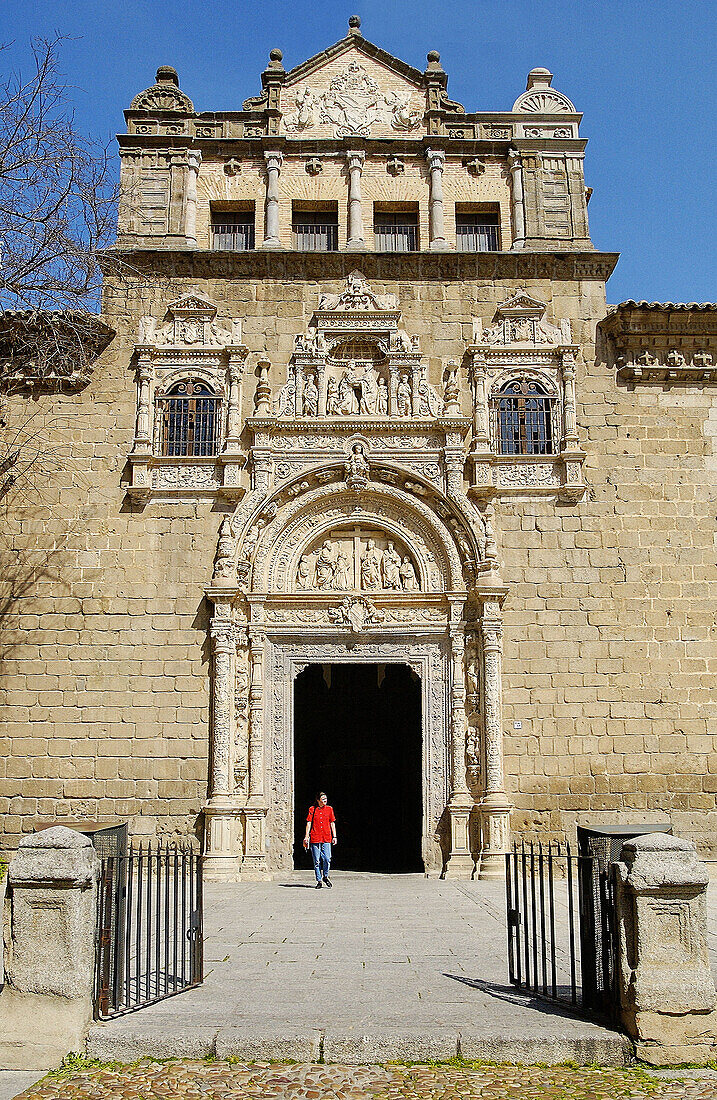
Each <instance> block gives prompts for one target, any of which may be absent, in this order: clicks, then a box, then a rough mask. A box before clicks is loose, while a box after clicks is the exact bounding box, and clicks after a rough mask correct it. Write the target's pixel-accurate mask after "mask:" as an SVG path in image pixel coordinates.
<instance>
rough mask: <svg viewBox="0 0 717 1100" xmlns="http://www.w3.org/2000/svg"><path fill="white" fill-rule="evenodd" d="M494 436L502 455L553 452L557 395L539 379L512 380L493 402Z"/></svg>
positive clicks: (547, 453) (546, 453)
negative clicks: (549, 392)
mask: <svg viewBox="0 0 717 1100" xmlns="http://www.w3.org/2000/svg"><path fill="white" fill-rule="evenodd" d="M491 405H492V413H493V438H494V440H495V445H496V447H497V451H498V454H502V455H550V454H554V453H555V452H554V445H553V441H554V439H555V438H556V437H557V434H558V433H557V432H556V430H555V424H554V423H553V421H554V417H555V413H556V410H557V401H556V398H554V397H551V396H550V395H549V394H547V393H546V392H545V390H544V389H543V388H542V386H540V384H539V383H538V382H533V381H531V380H530V379H518V380H515V381H513V382H508V383H507V384H506V385H505V386H503V388H502V389H501V391H500V393H499V394H498V395H497V396H496V397H494V398H493V399H492V401H491Z"/></svg>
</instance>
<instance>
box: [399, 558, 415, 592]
mask: <svg viewBox="0 0 717 1100" xmlns="http://www.w3.org/2000/svg"><path fill="white" fill-rule="evenodd" d="M398 575H399V577H400V578H401V588H402V589H403V591H404V592H418V577H417V576H416V570H415V569H414V567H413V562H412V561H411V559H410V558H408V557H406V558H404V559H403V561H402V562H401V568H400V569H399V571H398Z"/></svg>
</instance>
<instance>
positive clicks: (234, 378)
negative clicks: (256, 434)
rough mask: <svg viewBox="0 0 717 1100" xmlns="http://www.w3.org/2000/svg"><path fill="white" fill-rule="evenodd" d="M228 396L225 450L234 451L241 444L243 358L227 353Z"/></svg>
mask: <svg viewBox="0 0 717 1100" xmlns="http://www.w3.org/2000/svg"><path fill="white" fill-rule="evenodd" d="M228 374H229V398H228V401H227V438H226V442H225V444H224V450H225V451H236V450H238V449H239V447H240V446H241V444H240V441H239V436H240V435H241V381H242V376H243V374H244V359H243V356H242V358H241V359H236V358H235V357H234V356H232V354H231V352H230V353H229V371H228Z"/></svg>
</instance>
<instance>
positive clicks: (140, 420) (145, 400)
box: [132, 358, 152, 454]
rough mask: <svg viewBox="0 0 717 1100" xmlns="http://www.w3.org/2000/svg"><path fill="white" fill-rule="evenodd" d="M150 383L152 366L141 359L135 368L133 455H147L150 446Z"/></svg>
mask: <svg viewBox="0 0 717 1100" xmlns="http://www.w3.org/2000/svg"><path fill="white" fill-rule="evenodd" d="M151 381H152V366H151V364H150V362H149V359H145V358H142V359H140V361H139V366H138V367H137V419H136V422H135V431H134V447H133V448H132V453H133V454H149V453H150V452H151V450H152V445H151V441H150V435H149V387H150V383H151Z"/></svg>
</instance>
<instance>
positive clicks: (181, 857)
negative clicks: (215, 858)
mask: <svg viewBox="0 0 717 1100" xmlns="http://www.w3.org/2000/svg"><path fill="white" fill-rule="evenodd" d="M97 907H98V913H97V928H98V938H97V953H96V967H95V996H94V1005H95V1018H96V1019H107V1018H108V1017H110V1016H119V1015H121V1014H122V1013H124V1012H131V1011H133V1010H134V1009H137V1008H142V1007H143V1006H144V1005H149V1004H154V1003H155V1001H161V1000H163V999H164V998H165V997H171V996H173V995H174V994H175V993H181V992H182V991H183V990H185V989H191V988H192V987H193V986H195V985H199V984H200V983H201V982H202V980H203V936H202V874H201V859H200V856H199V854H198V853H197V852H195V851H194V850H193V849H192V848H191V847H189V846H188V845H186V846H181V845H169V844H166V845H162V844H161V842H160V843H158V844H156V845H154V846H153V845H151V844H150V843H147V844H146V845H142V844H139V845H138V847H136V848H134V847H133V848H130V850H129V851H128V852H127V854H126V855H119V856H109V857H107V858H106V859H103V860H102V870H101V874H100V883H99V892H98V899H97Z"/></svg>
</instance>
